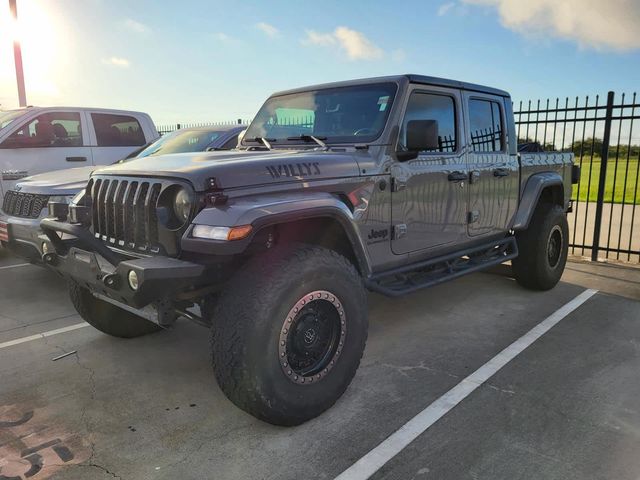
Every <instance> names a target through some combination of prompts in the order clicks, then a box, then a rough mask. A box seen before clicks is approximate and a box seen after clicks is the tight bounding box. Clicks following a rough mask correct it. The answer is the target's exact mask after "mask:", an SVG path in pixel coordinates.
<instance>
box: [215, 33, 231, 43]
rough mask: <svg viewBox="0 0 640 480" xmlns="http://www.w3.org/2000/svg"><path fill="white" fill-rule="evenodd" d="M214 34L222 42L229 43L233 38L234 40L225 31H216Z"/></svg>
mask: <svg viewBox="0 0 640 480" xmlns="http://www.w3.org/2000/svg"><path fill="white" fill-rule="evenodd" d="M213 36H214V37H215V38H216V39H217V40H220V41H221V42H224V43H228V42H230V41H231V40H233V39H232V38H231V37H230V36H229V35H227V34H226V33H223V32H216V33H214V34H213Z"/></svg>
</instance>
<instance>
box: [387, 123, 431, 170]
mask: <svg viewBox="0 0 640 480" xmlns="http://www.w3.org/2000/svg"><path fill="white" fill-rule="evenodd" d="M406 128H407V131H406V150H405V151H401V152H397V155H398V160H400V161H405V160H411V159H413V158H416V157H417V156H418V153H419V152H424V151H426V150H438V149H439V148H440V143H439V137H438V121H437V120H410V121H409V122H407V127H406Z"/></svg>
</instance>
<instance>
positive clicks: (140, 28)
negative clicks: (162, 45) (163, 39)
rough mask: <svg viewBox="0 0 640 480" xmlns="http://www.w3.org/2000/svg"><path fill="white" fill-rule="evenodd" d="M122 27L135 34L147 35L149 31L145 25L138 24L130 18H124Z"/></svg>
mask: <svg viewBox="0 0 640 480" xmlns="http://www.w3.org/2000/svg"><path fill="white" fill-rule="evenodd" d="M122 25H124V27H125V28H126V29H128V30H131V31H132V32H135V33H143V34H144V33H149V32H150V31H151V29H150V28H149V27H148V26H147V25H145V24H144V23H140V22H138V21H136V20H133V19H132V18H125V19H124V20H123V22H122Z"/></svg>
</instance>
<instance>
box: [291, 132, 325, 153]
mask: <svg viewBox="0 0 640 480" xmlns="http://www.w3.org/2000/svg"><path fill="white" fill-rule="evenodd" d="M326 139H327V137H315V136H313V135H299V136H297V137H287V140H302V141H303V142H316V143H317V144H318V145H320V146H321V147H322V148H324V149H325V150H329V146H328V145H327V144H326V143H324V142H323V140H326Z"/></svg>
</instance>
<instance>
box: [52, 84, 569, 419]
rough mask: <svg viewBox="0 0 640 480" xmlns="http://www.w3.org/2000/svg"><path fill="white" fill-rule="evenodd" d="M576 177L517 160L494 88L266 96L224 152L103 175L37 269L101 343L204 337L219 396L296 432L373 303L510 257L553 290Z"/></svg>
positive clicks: (340, 370) (357, 87)
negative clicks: (190, 326)
mask: <svg viewBox="0 0 640 480" xmlns="http://www.w3.org/2000/svg"><path fill="white" fill-rule="evenodd" d="M577 174H578V172H577V168H576V167H574V166H573V158H572V156H571V154H561V153H549V154H545V153H522V154H518V153H517V139H516V132H515V126H514V120H513V113H512V105H511V99H510V97H509V94H508V93H507V92H504V91H502V90H497V89H494V88H487V87H482V86H479V85H472V84H468V83H464V82H459V81H452V80H444V79H438V78H432V77H425V76H419V75H401V76H394V77H383V78H372V79H365V80H356V81H348V82H340V83H332V84H327V85H320V86H312V87H306V88H300V89H295V90H290V91H286V92H280V93H277V94H274V95H272V96H271V97H270V98H269V99H268V100H267V101H266V102H265V104H264V105H263V106H262V108H261V109H260V111H259V112H258V114H257V116H256V117H255V120H254V121H253V122H252V123H251V125H250V126H249V127H248V129H247V131H246V134H245V136H244V138H243V140H242V142H241V143H240V144H239V148H237V149H236V150H232V151H228V152H202V153H188V154H187V153H182V154H170V155H160V156H158V157H155V158H154V159H153V160H152V161H149V160H148V159H144V158H143V159H140V160H132V161H130V162H126V163H123V164H120V165H114V166H111V167H107V168H105V169H102V170H100V171H98V172H95V173H94V174H93V175H92V177H91V179H90V181H89V184H88V185H87V188H86V190H85V193H84V195H79V197H80V198H78V197H77V198H76V199H75V201H74V202H72V203H71V204H70V205H67V204H62V203H61V204H57V203H52V204H50V205H49V211H50V217H49V218H46V219H43V220H42V222H41V226H42V228H43V230H44V232H45V233H46V237H44V239H45V243H46V245H45V248H44V250H45V252H46V253H44V255H43V261H44V263H46V264H47V265H49V266H50V267H51V268H53V269H55V270H56V271H58V272H59V273H60V274H61V275H63V276H64V277H66V278H67V279H68V280H69V288H70V295H71V299H72V301H73V303H74V305H75V307H76V309H77V310H78V312H79V313H80V315H81V316H82V317H83V318H84V319H85V320H86V321H87V322H89V323H90V324H91V325H93V326H95V327H96V328H97V329H99V330H101V331H102V332H105V333H107V334H110V335H114V336H116V337H135V336H139V335H143V334H146V333H150V332H154V331H156V330H160V329H163V328H167V327H170V326H171V325H173V324H174V322H175V321H176V319H178V318H180V317H186V318H188V319H190V320H193V321H195V322H197V323H200V324H202V325H205V326H207V327H210V330H211V350H212V363H213V367H214V372H215V377H216V379H217V381H218V384H219V385H220V388H221V389H222V390H223V391H224V393H225V394H226V395H227V397H228V398H229V399H230V400H231V401H232V402H234V403H235V404H236V405H237V406H239V407H240V408H242V409H244V410H245V411H247V412H249V413H251V414H252V415H255V416H256V417H258V418H260V419H263V420H265V421H267V422H271V423H274V424H279V425H296V424H300V423H302V422H304V421H306V420H309V419H311V418H313V417H315V416H317V415H319V414H320V413H322V412H323V411H325V410H326V409H328V408H329V407H330V406H331V405H333V404H334V403H335V402H336V400H337V399H338V398H339V397H340V396H341V395H342V394H343V392H344V391H345V390H346V388H347V386H348V385H349V383H350V382H351V380H352V378H353V376H354V375H355V372H356V370H357V368H358V365H359V362H360V358H361V357H362V354H363V351H364V348H365V342H366V339H367V325H368V320H367V295H366V291H367V290H370V291H374V292H379V293H382V294H385V295H389V296H397V295H402V294H406V293H409V292H414V291H416V290H418V289H420V288H423V287H428V286H432V285H435V284H438V283H441V282H443V281H446V280H449V279H453V278H456V277H459V276H461V275H464V274H466V273H470V272H474V271H477V270H481V269H484V268H487V267H489V266H492V265H496V264H499V263H502V262H505V261H508V260H511V262H512V266H513V274H514V276H515V278H516V280H517V281H518V282H519V283H520V284H521V285H523V286H525V287H528V288H532V289H538V290H545V289H549V288H552V287H553V286H554V285H555V284H556V283H557V282H558V280H559V279H560V276H561V274H562V271H563V269H564V266H565V262H566V258H567V241H568V229H567V218H566V212H567V211H568V210H569V209H570V197H571V188H572V180H576V179H577ZM61 234H67V235H65V239H64V240H63V239H62V238H61ZM69 235H71V236H72V237H74V238H72V239H71V240H69Z"/></svg>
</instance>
